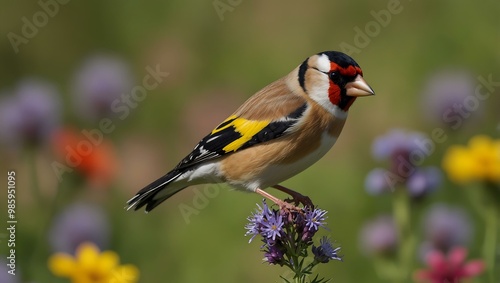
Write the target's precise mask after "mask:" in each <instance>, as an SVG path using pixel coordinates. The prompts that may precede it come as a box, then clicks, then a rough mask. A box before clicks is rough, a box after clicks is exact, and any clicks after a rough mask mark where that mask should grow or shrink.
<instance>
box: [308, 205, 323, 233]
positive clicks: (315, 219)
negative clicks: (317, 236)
mask: <svg viewBox="0 0 500 283" xmlns="http://www.w3.org/2000/svg"><path fill="white" fill-rule="evenodd" d="M326 213H327V211H326V210H322V209H319V208H315V209H314V210H313V211H310V210H306V219H305V221H306V228H307V229H308V230H309V231H318V229H319V227H320V226H321V227H323V228H325V224H326V222H325V220H326V218H327V216H326Z"/></svg>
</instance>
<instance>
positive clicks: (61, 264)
mask: <svg viewBox="0 0 500 283" xmlns="http://www.w3.org/2000/svg"><path fill="white" fill-rule="evenodd" d="M48 265H49V269H50V271H52V273H54V274H55V275H56V276H60V277H71V276H72V275H73V274H74V273H75V272H76V269H77V264H76V262H75V260H74V259H73V257H71V256H70V255H68V254H63V253H57V254H55V255H53V256H51V257H50V258H49V263H48Z"/></svg>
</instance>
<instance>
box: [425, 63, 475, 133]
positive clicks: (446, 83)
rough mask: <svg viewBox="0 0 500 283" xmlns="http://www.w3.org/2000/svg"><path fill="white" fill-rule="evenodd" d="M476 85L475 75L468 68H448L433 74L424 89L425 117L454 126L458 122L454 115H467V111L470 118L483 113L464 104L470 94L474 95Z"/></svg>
mask: <svg viewBox="0 0 500 283" xmlns="http://www.w3.org/2000/svg"><path fill="white" fill-rule="evenodd" d="M475 87H476V81H475V79H474V76H473V74H472V73H471V72H470V71H468V70H459V69H447V70H440V71H437V72H435V73H433V74H431V75H430V76H429V78H428V80H427V82H426V83H425V86H424V87H423V90H422V97H423V103H422V106H423V108H424V109H425V113H426V115H425V117H426V118H428V119H429V120H430V121H433V122H437V123H441V124H445V125H448V126H450V127H453V126H454V123H456V119H454V118H453V117H465V116H463V115H464V114H463V113H466V114H465V115H467V118H469V116H471V115H476V114H478V113H481V112H482V111H473V112H474V113H471V112H468V111H467V110H466V108H465V104H464V103H466V101H467V97H468V96H472V95H474V88H475ZM478 106H479V107H481V105H478ZM464 110H465V112H464ZM455 127H456V126H455Z"/></svg>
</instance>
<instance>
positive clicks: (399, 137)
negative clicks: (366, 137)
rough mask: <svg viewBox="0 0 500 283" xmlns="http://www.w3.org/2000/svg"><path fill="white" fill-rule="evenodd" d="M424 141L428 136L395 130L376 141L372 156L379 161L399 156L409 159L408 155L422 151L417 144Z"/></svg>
mask: <svg viewBox="0 0 500 283" xmlns="http://www.w3.org/2000/svg"><path fill="white" fill-rule="evenodd" d="M423 139H426V135H424V134H422V133H419V132H408V131H404V130H400V129H394V130H392V131H390V132H389V133H387V134H385V135H383V136H380V137H378V138H376V139H375V141H374V142H373V145H372V154H373V156H374V157H375V158H376V159H379V160H384V159H388V158H397V155H398V154H402V155H405V156H403V158H407V157H406V155H409V154H410V153H411V152H414V151H417V150H420V149H419V147H418V143H417V142H418V141H421V140H423Z"/></svg>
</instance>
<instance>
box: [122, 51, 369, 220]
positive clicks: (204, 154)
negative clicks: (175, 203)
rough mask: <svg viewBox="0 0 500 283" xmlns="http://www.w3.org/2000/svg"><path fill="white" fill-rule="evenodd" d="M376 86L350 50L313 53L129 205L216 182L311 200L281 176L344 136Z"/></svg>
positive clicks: (307, 163) (286, 204)
mask: <svg viewBox="0 0 500 283" xmlns="http://www.w3.org/2000/svg"><path fill="white" fill-rule="evenodd" d="M374 94H375V92H374V91H373V89H372V88H371V87H370V86H369V85H368V83H367V82H366V81H365V79H364V78H363V71H362V70H361V67H360V66H359V65H358V63H356V61H354V59H352V58H351V57H350V56H349V55H347V54H344V53H342V52H339V51H324V52H320V53H317V54H315V55H312V56H310V57H308V58H307V59H306V60H304V61H303V62H302V63H301V64H300V65H299V66H298V67H296V68H295V69H294V70H293V71H292V72H291V73H289V74H288V75H286V76H284V77H282V78H280V79H278V80H276V81H274V82H272V83H271V84H269V85H267V86H266V87H264V88H263V89H261V90H260V91H258V92H256V93H255V94H254V95H253V96H251V97H250V98H249V99H248V100H247V101H246V102H244V103H243V104H242V105H241V106H240V107H239V108H238V109H237V110H236V111H235V112H234V113H233V114H232V115H230V116H229V117H228V118H227V119H226V120H224V121H223V122H222V123H220V124H219V125H218V126H216V127H215V128H214V129H213V130H212V131H211V132H210V133H209V134H208V135H206V136H205V137H204V138H203V139H201V141H200V142H199V143H198V144H197V145H196V146H195V147H194V149H193V150H192V152H191V153H189V154H188V155H187V156H186V157H185V158H184V159H182V160H181V161H180V162H179V163H178V164H177V166H175V167H174V168H173V169H172V170H171V171H169V172H167V173H166V174H165V175H163V176H161V177H160V178H158V179H157V180H155V181H153V182H152V183H150V184H149V185H147V186H145V187H144V188H143V189H141V190H140V191H138V192H137V194H136V195H135V196H134V197H132V198H131V199H130V200H129V201H128V202H127V206H126V209H127V210H130V209H134V210H139V209H141V208H142V207H144V206H145V212H146V213H147V212H149V211H151V210H152V209H154V208H155V207H157V206H158V205H159V204H160V203H162V202H163V201H165V200H167V199H168V198H170V197H171V196H173V195H174V194H176V193H178V192H179V191H181V190H183V189H185V188H187V187H189V186H192V185H199V184H213V183H227V184H229V185H230V186H232V187H234V188H236V189H237V190H242V191H249V192H255V193H257V194H259V195H261V196H263V197H265V198H267V199H269V200H271V201H272V202H274V203H276V204H277V205H279V206H280V207H286V208H291V209H298V208H297V207H296V206H295V205H293V204H291V203H290V201H285V200H281V199H279V198H277V197H275V196H274V195H272V194H270V193H268V192H267V191H265V189H266V188H269V187H273V188H275V189H277V190H280V191H283V192H285V193H287V194H289V195H290V196H292V197H293V199H292V200H294V201H295V204H297V205H298V204H299V202H300V203H303V204H304V205H312V202H311V201H310V199H309V198H308V197H306V196H304V195H302V194H300V193H299V192H296V191H294V190H291V189H289V188H286V187H284V186H282V185H280V183H281V182H283V181H285V180H287V179H289V178H291V177H293V176H295V175H297V174H298V173H300V172H302V171H303V170H305V169H306V168H308V167H310V166H311V165H312V164H314V163H315V162H316V161H318V160H319V159H320V158H321V157H323V156H324V155H325V154H326V153H327V152H328V151H329V150H330V148H331V147H332V146H333V145H334V144H335V142H336V141H337V139H338V137H339V135H340V133H341V131H342V129H343V127H344V124H345V122H346V118H347V115H348V110H349V108H350V107H351V106H352V104H353V102H354V101H355V100H356V98H358V97H364V96H371V95H374Z"/></svg>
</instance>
